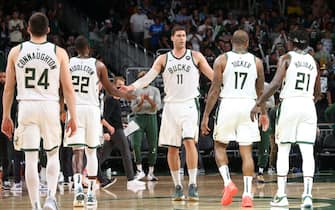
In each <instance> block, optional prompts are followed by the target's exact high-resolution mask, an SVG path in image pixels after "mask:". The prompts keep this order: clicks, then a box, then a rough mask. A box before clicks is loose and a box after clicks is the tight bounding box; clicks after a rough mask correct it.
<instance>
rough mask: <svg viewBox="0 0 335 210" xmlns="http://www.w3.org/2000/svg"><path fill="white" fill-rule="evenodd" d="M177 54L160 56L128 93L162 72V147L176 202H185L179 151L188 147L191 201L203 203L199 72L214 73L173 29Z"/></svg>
mask: <svg viewBox="0 0 335 210" xmlns="http://www.w3.org/2000/svg"><path fill="white" fill-rule="evenodd" d="M171 40H172V42H173V50H171V51H170V52H168V53H165V54H163V55H160V56H159V57H158V58H157V59H156V60H155V62H154V64H153V65H152V68H151V70H150V71H149V72H148V73H147V74H146V75H145V76H144V77H142V78H140V79H138V80H137V81H135V82H134V83H132V84H131V85H130V86H127V87H126V90H134V89H138V88H143V87H146V86H147V85H149V84H150V82H151V81H153V80H154V79H155V78H156V76H157V75H158V74H159V73H161V72H162V75H163V82H164V91H165V94H166V96H165V98H164V102H165V106H164V109H163V115H162V122H161V128H160V133H159V145H160V146H167V147H168V154H167V159H168V164H169V168H170V172H171V175H172V179H173V182H174V185H175V194H174V198H173V200H175V201H178V200H183V199H184V197H185V196H184V193H183V186H182V184H181V178H180V174H179V168H180V158H179V148H180V147H181V145H182V144H184V146H185V149H186V164H187V168H188V174H189V187H188V200H193V201H197V200H199V196H198V191H197V183H196V176H197V167H198V152H197V149H196V145H195V144H196V143H197V141H198V130H199V104H198V100H197V98H198V96H199V91H198V87H199V70H200V71H201V72H202V73H203V74H204V75H205V76H206V77H208V78H209V79H210V80H212V79H213V70H212V68H211V67H210V66H209V65H208V63H207V61H206V59H205V57H204V56H203V55H202V54H201V53H200V52H196V51H192V50H188V49H186V31H185V28H183V27H181V26H175V27H174V28H173V29H172V33H171Z"/></svg>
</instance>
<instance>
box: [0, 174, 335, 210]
mask: <svg viewBox="0 0 335 210" xmlns="http://www.w3.org/2000/svg"><path fill="white" fill-rule="evenodd" d="M117 178H118V181H117V182H116V183H115V184H114V185H112V186H111V187H109V188H108V189H106V190H105V189H100V190H98V191H97V198H98V206H97V207H96V208H89V209H110V210H116V209H117V210H120V209H138V210H157V209H159V210H165V209H169V210H170V209H173V210H179V209H180V210H181V209H189V210H198V209H206V210H212V209H215V210H218V209H219V210H226V209H227V210H228V209H257V210H258V209H259V210H261V209H273V210H275V209H276V210H280V209H282V210H284V209H290V210H292V209H300V201H301V199H300V196H301V193H302V191H303V184H302V177H301V174H300V175H299V174H298V175H290V178H289V180H288V188H287V190H288V196H289V202H290V206H289V208H270V205H269V202H270V200H271V197H272V196H273V194H274V193H275V191H276V188H277V186H276V176H270V175H266V176H265V179H266V183H265V184H261V185H260V184H256V183H255V182H254V184H253V193H254V207H253V208H241V195H242V193H243V181H242V176H241V175H240V174H233V175H232V178H233V180H234V182H235V184H236V185H237V186H238V188H239V192H238V194H237V196H236V197H235V198H234V201H233V203H232V204H231V205H230V206H228V207H222V206H221V204H220V199H221V192H222V187H223V183H222V180H221V178H220V177H219V175H218V174H212V175H205V176H199V177H198V186H199V195H200V201H199V202H188V201H182V202H172V201H171V195H172V191H173V186H172V181H171V177H170V176H160V177H159V178H160V180H159V181H158V182H147V185H146V190H143V191H137V190H127V189H126V181H125V178H124V177H117ZM187 180H188V177H187V176H185V180H184V183H183V184H184V186H187ZM315 181H316V182H315V183H314V188H313V196H314V210H315V209H318V210H326V209H327V210H328V209H329V210H330V209H335V190H334V189H335V177H334V172H323V173H320V174H318V176H317V177H316V179H315ZM185 188H186V187H185ZM186 192H187V189H185V193H186ZM44 198H45V197H44ZM44 198H43V200H42V203H43V201H44ZM57 200H58V205H59V209H74V208H73V207H72V201H73V192H72V191H70V190H69V188H68V187H64V186H63V185H59V191H58V192H57ZM0 209H6V210H7V209H15V210H19V209H20V210H21V209H31V207H30V202H29V198H28V194H27V192H26V191H23V192H22V193H12V192H10V191H1V192H0ZM75 209H77V210H79V209H86V208H75Z"/></svg>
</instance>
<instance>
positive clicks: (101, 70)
mask: <svg viewBox="0 0 335 210" xmlns="http://www.w3.org/2000/svg"><path fill="white" fill-rule="evenodd" d="M96 68H97V71H98V75H99V79H100V81H101V84H102V86H103V87H104V88H105V90H106V91H107V92H108V94H110V95H112V96H118V97H121V98H125V99H128V100H131V99H133V98H134V96H133V95H132V94H128V93H124V92H121V91H120V90H118V89H117V88H116V87H115V85H114V84H113V83H112V82H110V81H109V79H108V73H107V67H106V66H105V64H104V63H102V62H101V61H97V62H96Z"/></svg>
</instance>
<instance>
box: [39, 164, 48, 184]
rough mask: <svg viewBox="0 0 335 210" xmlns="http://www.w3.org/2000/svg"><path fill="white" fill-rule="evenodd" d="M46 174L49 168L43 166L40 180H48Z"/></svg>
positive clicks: (44, 181)
mask: <svg viewBox="0 0 335 210" xmlns="http://www.w3.org/2000/svg"><path fill="white" fill-rule="evenodd" d="M46 174H47V169H46V168H44V167H42V168H41V170H40V181H41V182H43V183H46V182H47V177H46Z"/></svg>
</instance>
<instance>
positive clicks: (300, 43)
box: [289, 29, 309, 50]
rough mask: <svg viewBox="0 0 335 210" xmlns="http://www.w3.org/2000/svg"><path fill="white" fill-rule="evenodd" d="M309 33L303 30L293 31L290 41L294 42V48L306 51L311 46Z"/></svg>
mask: <svg viewBox="0 0 335 210" xmlns="http://www.w3.org/2000/svg"><path fill="white" fill-rule="evenodd" d="M308 35H309V33H307V31H305V30H303V29H298V30H295V31H292V32H291V33H290V34H289V39H290V40H291V41H292V43H293V46H295V47H297V48H298V49H300V50H304V49H306V48H307V47H308V45H309V36H308Z"/></svg>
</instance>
